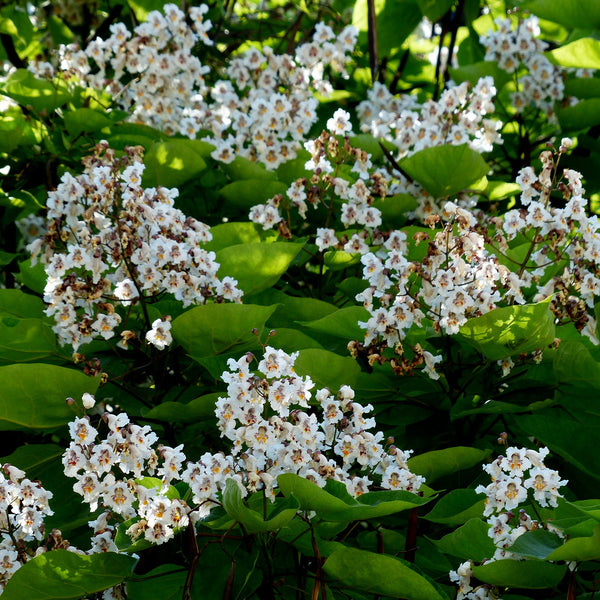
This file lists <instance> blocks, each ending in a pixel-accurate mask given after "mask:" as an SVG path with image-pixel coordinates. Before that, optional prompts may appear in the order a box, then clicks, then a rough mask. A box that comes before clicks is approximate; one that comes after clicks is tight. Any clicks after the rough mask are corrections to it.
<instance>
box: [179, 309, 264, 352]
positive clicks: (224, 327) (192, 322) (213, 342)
mask: <svg viewBox="0 0 600 600" xmlns="http://www.w3.org/2000/svg"><path fill="white" fill-rule="evenodd" d="M275 309H276V307H275V306H255V305H252V304H205V305H204V306H196V307H194V308H192V309H191V310H188V311H186V312H184V313H183V314H182V315H179V316H178V317H177V318H176V319H175V320H174V321H173V325H172V333H173V337H174V339H175V340H176V341H177V343H179V344H181V345H182V346H183V347H184V348H185V349H186V351H187V352H188V354H190V355H191V356H194V357H203V356H214V355H215V354H221V353H223V352H227V351H230V350H233V349H236V350H238V351H239V352H240V354H241V353H242V352H245V351H246V350H247V349H250V348H252V349H255V348H259V344H258V338H257V336H255V335H254V334H253V333H252V329H254V328H256V329H258V330H259V331H260V330H261V329H262V328H263V327H264V325H265V321H266V320H267V319H268V318H269V317H270V316H271V315H272V314H273V313H274V312H275Z"/></svg>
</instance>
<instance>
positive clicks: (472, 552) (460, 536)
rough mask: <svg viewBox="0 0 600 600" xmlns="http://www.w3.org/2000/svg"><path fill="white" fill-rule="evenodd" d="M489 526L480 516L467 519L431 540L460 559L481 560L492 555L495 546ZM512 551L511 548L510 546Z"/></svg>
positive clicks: (445, 551) (446, 552) (443, 550)
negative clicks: (452, 529) (443, 534)
mask: <svg viewBox="0 0 600 600" xmlns="http://www.w3.org/2000/svg"><path fill="white" fill-rule="evenodd" d="M489 530H490V526H489V524H488V523H484V522H483V521H482V520H481V518H479V519H478V518H474V519H469V520H468V521H467V522H466V523H465V524H464V525H462V526H461V527H459V528H458V529H456V530H455V531H453V532H452V533H449V534H448V535H445V536H444V537H443V538H442V539H441V540H432V541H433V543H434V544H435V545H436V546H437V548H438V549H440V550H441V551H442V552H444V553H445V554H450V555H452V556H456V557H457V558H460V559H461V560H469V559H471V560H475V561H477V562H481V561H483V560H485V559H489V558H491V557H492V556H494V553H495V552H496V546H495V544H494V542H493V541H492V538H491V537H490V536H489V535H488V533H489ZM511 551H512V548H511Z"/></svg>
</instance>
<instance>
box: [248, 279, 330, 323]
mask: <svg viewBox="0 0 600 600" xmlns="http://www.w3.org/2000/svg"><path fill="white" fill-rule="evenodd" d="M252 301H253V302H254V303H255V304H262V305H273V304H277V305H278V306H277V310H276V311H275V312H274V313H273V315H272V316H271V317H270V318H269V321H268V324H269V326H270V327H275V328H279V327H296V326H297V325H296V322H297V321H309V320H313V319H321V318H323V317H325V316H327V315H330V314H331V313H333V312H335V311H336V310H337V308H336V307H335V306H334V305H333V304H330V303H329V302H325V301H323V300H317V298H306V297H304V296H290V295H288V294H286V293H284V292H282V291H281V290H277V289H275V288H271V289H268V290H265V291H264V292H261V293H260V294H255V295H253V296H252Z"/></svg>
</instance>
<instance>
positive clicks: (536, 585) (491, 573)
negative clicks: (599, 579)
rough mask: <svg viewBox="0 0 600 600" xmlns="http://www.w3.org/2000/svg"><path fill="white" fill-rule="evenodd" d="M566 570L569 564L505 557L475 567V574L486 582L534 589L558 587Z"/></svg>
mask: <svg viewBox="0 0 600 600" xmlns="http://www.w3.org/2000/svg"><path fill="white" fill-rule="evenodd" d="M566 571H567V565H555V564H551V563H547V562H542V561H538V560H512V559H504V560H496V561H494V562H490V563H487V564H485V565H482V566H480V567H473V575H474V576H475V577H477V579H479V580H480V581H483V582H485V583H491V584H492V585H500V586H510V587H519V588H526V589H532V590H541V589H544V588H553V587H556V586H557V585H558V584H559V583H560V582H561V580H562V578H563V577H564V576H565V573H566Z"/></svg>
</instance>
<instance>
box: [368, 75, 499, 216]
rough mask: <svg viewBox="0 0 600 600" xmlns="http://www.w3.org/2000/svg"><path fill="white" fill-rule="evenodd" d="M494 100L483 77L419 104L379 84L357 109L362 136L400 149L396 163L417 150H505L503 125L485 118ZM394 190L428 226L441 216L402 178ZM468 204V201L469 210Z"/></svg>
mask: <svg viewBox="0 0 600 600" xmlns="http://www.w3.org/2000/svg"><path fill="white" fill-rule="evenodd" d="M495 95H496V88H495V87H494V80H493V79H492V77H483V78H481V79H479V80H478V81H477V83H476V84H475V85H474V86H472V87H470V85H469V83H468V82H463V83H461V84H460V85H457V86H454V87H450V88H448V89H446V90H444V91H443V92H442V94H441V96H440V99H439V100H438V101H437V102H436V101H435V100H427V101H426V102H425V103H423V104H419V102H418V99H417V97H416V96H414V95H403V96H400V97H397V96H393V95H392V94H391V93H390V91H389V90H388V89H387V88H386V87H385V86H384V85H383V84H381V83H375V84H374V86H373V88H372V89H371V90H370V91H369V92H368V94H367V96H368V100H365V101H363V102H361V103H360V104H359V105H358V108H357V112H358V116H359V118H360V122H361V130H362V131H364V132H369V133H371V134H372V135H373V136H374V137H376V138H378V139H382V140H386V141H387V142H391V143H392V144H393V145H394V146H395V147H396V153H395V154H396V156H395V158H396V159H400V158H403V157H405V156H410V155H411V154H414V153H415V152H418V151H419V150H424V149H425V148H431V147H434V146H441V145H444V144H451V145H454V146H460V145H463V144H467V145H468V146H469V147H470V148H472V149H473V150H476V151H477V152H489V151H491V150H492V148H493V146H494V144H501V143H502V138H501V136H500V133H499V130H500V128H501V125H502V123H501V122H500V121H497V120H494V119H490V118H486V117H485V116H486V115H488V114H491V113H493V112H494V110H495V109H494V103H493V99H494V97H495ZM394 177H397V181H396V182H395V185H394V186H393V187H392V189H391V190H390V192H391V193H393V194H400V193H403V194H410V195H411V196H414V197H415V198H416V199H417V200H418V202H419V204H418V206H417V208H416V209H415V211H414V216H415V217H417V218H418V219H420V220H424V219H425V218H426V217H427V216H428V215H430V214H439V212H440V207H439V206H438V203H437V202H436V199H435V198H433V197H432V196H430V195H429V193H428V192H427V191H426V190H425V189H424V188H423V187H422V186H421V185H419V184H418V183H417V182H414V181H409V180H408V178H406V177H405V176H404V175H402V174H397V173H394ZM469 203H470V200H469V199H466V200H465V205H468V204H469Z"/></svg>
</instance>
